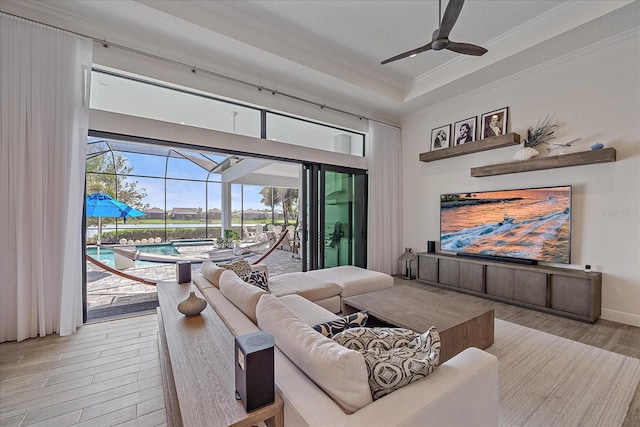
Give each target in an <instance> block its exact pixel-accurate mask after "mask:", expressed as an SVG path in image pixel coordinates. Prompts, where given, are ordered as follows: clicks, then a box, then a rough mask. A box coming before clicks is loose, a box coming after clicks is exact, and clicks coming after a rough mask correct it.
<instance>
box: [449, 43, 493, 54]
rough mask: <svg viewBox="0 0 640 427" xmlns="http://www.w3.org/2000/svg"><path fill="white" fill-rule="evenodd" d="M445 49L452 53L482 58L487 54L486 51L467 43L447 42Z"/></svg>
mask: <svg viewBox="0 0 640 427" xmlns="http://www.w3.org/2000/svg"><path fill="white" fill-rule="evenodd" d="M445 49H449V50H452V51H454V52H458V53H463V54H465V55H473V56H482V55H484V54H485V53H487V52H488V51H487V49H485V48H483V47H480V46H476V45H474V44H469V43H456V42H452V41H449V44H448V45H447V47H446V48H445Z"/></svg>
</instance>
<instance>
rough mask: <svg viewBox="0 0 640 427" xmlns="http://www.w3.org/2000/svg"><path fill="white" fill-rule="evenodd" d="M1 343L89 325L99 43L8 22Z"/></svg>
mask: <svg viewBox="0 0 640 427" xmlns="http://www.w3.org/2000/svg"><path fill="white" fill-rule="evenodd" d="M0 20H1V21H0V83H1V84H0V100H1V101H0V102H1V106H2V108H1V112H0V116H1V121H0V125H1V127H0V138H1V140H0V176H1V179H0V205H1V207H0V248H1V253H0V342H4V341H14V340H17V341H21V340H24V339H27V338H30V337H36V336H44V335H46V334H51V333H59V334H60V335H68V334H71V333H73V332H75V330H76V328H77V327H78V326H80V325H81V324H82V275H83V274H84V271H83V268H84V262H83V253H82V208H83V199H84V171H85V150H86V148H85V147H86V140H87V131H88V129H87V127H88V124H89V105H88V90H89V89H88V88H89V87H90V86H89V81H88V79H89V76H90V70H91V60H92V49H93V45H92V41H91V40H90V39H83V38H80V37H78V36H76V35H73V34H70V33H66V32H63V31H59V30H56V29H52V28H49V27H45V26H42V25H39V24H35V23H32V22H29V21H25V20H22V19H19V18H15V17H12V16H9V15H6V14H0Z"/></svg>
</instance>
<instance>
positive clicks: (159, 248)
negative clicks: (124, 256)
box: [87, 243, 180, 267]
mask: <svg viewBox="0 0 640 427" xmlns="http://www.w3.org/2000/svg"><path fill="white" fill-rule="evenodd" d="M135 247H136V250H137V251H143V252H147V253H152V254H163V255H173V254H179V253H180V252H178V250H177V249H176V248H175V246H173V244H171V243H159V244H154V245H136V246H135ZM87 254H88V255H89V256H91V257H93V258H95V259H97V260H98V261H100V262H102V263H104V264H107V265H108V266H109V267H113V266H114V265H115V261H114V259H113V251H112V250H111V249H109V248H108V247H100V250H99V251H98V248H97V247H96V246H89V247H87ZM135 263H136V267H144V266H150V265H158V263H157V262H148V261H135Z"/></svg>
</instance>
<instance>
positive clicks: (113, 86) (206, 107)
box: [91, 70, 365, 157]
mask: <svg viewBox="0 0 640 427" xmlns="http://www.w3.org/2000/svg"><path fill="white" fill-rule="evenodd" d="M91 108H92V109H96V110H104V111H113V112H116V113H120V114H127V115H131V116H137V117H144V118H149V119H154V120H161V121H165V122H170V123H178V124H184V125H189V126H194V127H201V128H205V129H213V130H218V131H222V132H229V133H235V134H239V135H246V136H251V137H254V138H264V139H270V140H275V141H279V142H284V143H288V144H294V145H301V146H305V147H312V148H316V149H319V150H326V151H334V152H338V153H345V154H350V155H353V156H359V157H363V156H364V155H365V151H364V147H365V143H364V142H365V141H364V134H362V133H358V132H353V131H351V130H348V129H343V128H339V127H335V126H331V125H327V124H324V123H317V122H314V121H311V120H306V119H303V118H299V117H293V116H291V115H287V114H283V113H279V112H278V113H277V112H272V111H266V110H263V109H260V108H259V107H256V106H250V105H243V104H241V103H238V102H236V101H232V100H227V99H221V98H217V97H215V96H212V95H210V94H206V93H202V92H199V91H196V90H193V89H187V88H182V87H177V86H175V85H169V84H168V83H165V82H158V81H153V82H152V81H150V80H148V79H144V78H142V77H139V76H132V75H127V76H125V75H124V74H117V73H115V72H111V71H105V70H94V71H93V73H92V76H91ZM263 118H264V123H263Z"/></svg>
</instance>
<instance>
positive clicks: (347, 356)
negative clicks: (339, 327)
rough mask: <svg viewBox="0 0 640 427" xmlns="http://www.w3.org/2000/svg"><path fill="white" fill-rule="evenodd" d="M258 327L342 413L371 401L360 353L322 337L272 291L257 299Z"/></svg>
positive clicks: (365, 367)
mask: <svg viewBox="0 0 640 427" xmlns="http://www.w3.org/2000/svg"><path fill="white" fill-rule="evenodd" d="M256 315H257V318H258V326H259V327H260V329H262V330H263V331H264V332H267V333H269V334H271V335H273V336H274V338H275V342H276V346H277V347H278V348H279V349H280V350H281V351H282V352H283V353H284V354H285V355H286V356H287V357H288V358H289V359H290V360H291V361H292V362H293V363H295V364H296V365H297V366H298V368H300V370H301V371H303V372H304V373H305V374H306V375H307V376H308V377H309V378H311V380H312V381H314V382H315V383H316V384H317V385H318V386H319V387H320V388H321V389H322V390H324V392H325V393H326V394H327V395H328V396H329V397H331V398H332V399H333V400H334V401H335V402H336V404H337V405H338V406H340V407H341V408H342V410H343V411H345V412H346V413H353V412H355V411H357V410H358V409H360V408H362V407H364V406H366V405H368V404H369V403H371V402H372V399H371V391H370V388H369V384H368V375H367V366H366V364H365V362H364V356H363V355H362V354H361V353H360V352H358V351H355V350H349V349H348V348H346V347H343V346H341V345H340V344H338V343H336V342H335V341H333V340H332V339H330V338H327V337H325V336H322V335H321V334H319V333H317V332H316V331H314V330H313V328H311V327H310V326H308V325H305V324H304V323H303V322H302V321H300V320H299V319H298V318H297V317H296V315H295V314H294V313H293V312H292V311H291V310H290V309H289V308H288V307H287V306H286V305H285V304H284V303H283V302H282V301H280V300H279V299H278V298H277V297H275V296H274V295H273V294H267V295H264V296H263V297H262V298H260V301H259V302H258V306H257V307H256Z"/></svg>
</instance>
